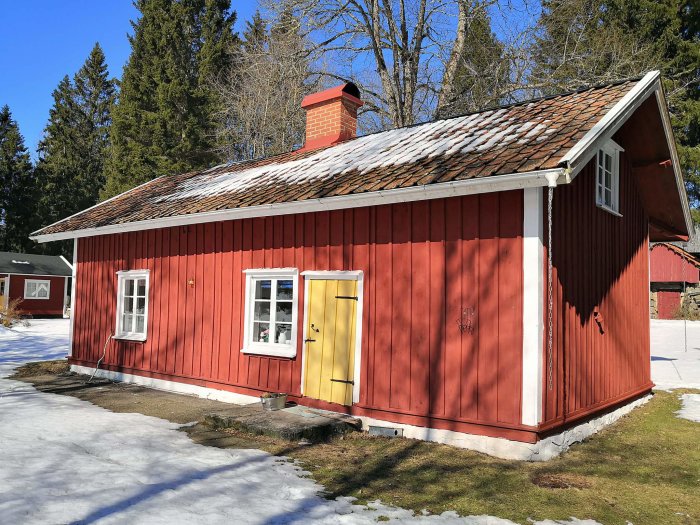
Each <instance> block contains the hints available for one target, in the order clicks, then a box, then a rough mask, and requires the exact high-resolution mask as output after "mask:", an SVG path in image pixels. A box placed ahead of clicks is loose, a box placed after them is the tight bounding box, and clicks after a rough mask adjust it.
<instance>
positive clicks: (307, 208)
mask: <svg viewBox="0 0 700 525" xmlns="http://www.w3.org/2000/svg"><path fill="white" fill-rule="evenodd" d="M552 177H556V178H557V179H558V180H559V182H564V181H565V179H566V178H567V176H566V170H565V169H564V168H553V169H543V170H535V171H528V172H524V173H510V174H507V175H494V176H490V177H479V178H471V179H465V180H459V181H452V182H441V183H437V184H426V185H422V186H411V187H408V188H396V189H391V190H381V191H372V192H366V193H356V194H352V195H342V196H333V197H323V198H320V199H307V200H303V201H293V202H282V203H277V204H265V205H260V206H247V207H243V208H230V209H226V210H216V211H209V212H202V213H192V214H189V215H176V216H173V217H163V218H159V219H149V220H145V221H137V222H129V223H124V224H110V225H106V226H100V227H96V228H85V229H80V230H72V231H64V232H57V233H47V234H40V233H39V232H35V233H34V234H32V235H31V237H30V238H31V239H32V240H34V241H37V242H51V241H60V240H66V239H77V238H82V237H94V236H97V235H110V234H115V233H126V232H132V231H141V230H153V229H158V228H170V227H175V226H185V225H189V224H202V223H208V222H219V221H226V220H235V219H246V218H253V217H269V216H277V215H290V214H294V213H312V212H318V211H330V210H342V209H348V208H360V207H365V206H378V205H382V204H393V203H398V202H412V201H420V200H427V199H439V198H446V197H455V196H463V195H474V194H479V193H490V192H493V191H508V190H518V189H524V188H534V187H543V186H547V185H548V184H549V179H550V178H552ZM39 231H41V230H39Z"/></svg>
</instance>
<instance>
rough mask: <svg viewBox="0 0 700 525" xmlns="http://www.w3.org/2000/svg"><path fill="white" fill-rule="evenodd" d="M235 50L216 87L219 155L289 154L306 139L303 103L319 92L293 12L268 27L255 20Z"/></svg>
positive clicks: (235, 157) (248, 156) (306, 44)
mask: <svg viewBox="0 0 700 525" xmlns="http://www.w3.org/2000/svg"><path fill="white" fill-rule="evenodd" d="M244 38H245V40H244V42H243V44H242V45H241V47H240V48H239V49H236V50H235V60H234V61H233V62H234V65H233V66H232V67H231V69H230V70H229V71H228V72H227V74H226V75H224V77H223V78H222V79H219V80H215V81H214V87H215V90H216V92H217V93H218V94H219V96H220V97H221V101H222V103H221V105H220V110H219V112H218V115H217V117H218V122H219V126H218V137H217V143H218V144H219V148H220V151H221V152H222V154H223V156H224V157H225V158H227V159H229V160H245V159H255V158H261V157H267V156H270V155H276V154H279V153H284V152H288V151H290V150H291V149H293V148H294V147H295V146H298V145H301V144H302V143H303V139H304V128H305V115H304V111H303V110H302V109H301V105H300V104H301V100H302V99H303V97H304V96H305V95H307V94H308V93H309V92H311V91H313V90H315V89H316V85H317V82H318V79H317V76H313V75H312V74H311V72H310V71H309V67H308V56H309V44H308V42H307V41H306V40H305V38H304V36H303V35H302V33H301V31H300V25H299V20H298V19H297V18H295V17H294V16H293V14H292V13H291V12H289V11H284V12H282V13H279V14H278V16H277V18H276V19H275V20H274V21H273V22H272V24H271V26H270V27H269V28H268V23H267V22H266V21H265V20H263V19H262V17H260V16H259V15H257V14H256V17H255V18H254V20H253V21H252V22H251V23H249V25H248V30H247V31H246V33H245V34H244Z"/></svg>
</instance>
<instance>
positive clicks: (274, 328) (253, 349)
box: [242, 268, 298, 357]
mask: <svg viewBox="0 0 700 525" xmlns="http://www.w3.org/2000/svg"><path fill="white" fill-rule="evenodd" d="M245 273H246V295H245V301H246V304H245V328H244V344H243V349H242V352H243V353H245V354H261V355H270V356H275V357H294V356H296V352H297V345H296V340H297V288H298V284H297V281H298V271H297V269H296V268H281V269H261V270H246V271H245Z"/></svg>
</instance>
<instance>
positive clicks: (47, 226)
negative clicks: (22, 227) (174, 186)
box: [29, 168, 213, 242]
mask: <svg viewBox="0 0 700 525" xmlns="http://www.w3.org/2000/svg"><path fill="white" fill-rule="evenodd" d="M212 169H213V168H212ZM163 177H165V175H161V176H160V177H156V178H155V179H152V180H149V181H147V182H144V183H143V184H139V185H138V186H135V187H133V188H131V189H130V190H127V191H125V192H123V193H120V194H118V195H115V196H114V197H110V198H109V199H106V200H103V201H102V202H98V203H97V204H93V205H92V206H90V207H89V208H85V209H84V210H80V211H78V212H75V213H74V214H73V215H69V216H68V217H64V218H63V219H61V220H60V221H56V222H52V223H51V224H48V225H46V226H44V227H43V228H39V229H38V230H37V231H35V232H32V233H31V234H30V235H29V238H30V239H35V238H37V236H35V235H34V234H35V233H37V232H40V231H41V230H43V229H44V228H49V227H51V226H55V225H57V224H61V223H62V222H66V221H67V220H69V219H72V218H73V217H77V216H78V215H80V214H81V213H85V212H86V211H90V210H93V209H95V208H99V207H100V206H102V205H104V204H107V203H108V202H112V201H113V200H114V199H117V198H119V197H122V196H123V195H127V194H129V193H131V192H133V191H136V190H138V189H140V188H143V187H144V186H147V185H149V184H153V183H155V182H157V181H159V180H160V179H162V178H163ZM74 237H75V236H74V235H73V236H70V237H64V238H63V239H72V238H74ZM56 240H58V239H56ZM38 242H43V241H38Z"/></svg>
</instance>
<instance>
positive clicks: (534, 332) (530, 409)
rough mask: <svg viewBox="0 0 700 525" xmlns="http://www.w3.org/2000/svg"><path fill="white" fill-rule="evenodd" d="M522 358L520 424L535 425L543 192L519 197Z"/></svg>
mask: <svg viewBox="0 0 700 525" xmlns="http://www.w3.org/2000/svg"><path fill="white" fill-rule="evenodd" d="M523 200H524V202H523V356H522V360H523V363H522V373H523V378H522V411H521V423H522V424H523V425H528V426H537V425H538V424H539V423H540V421H541V413H542V381H543V376H542V352H543V342H544V304H543V303H544V293H545V290H544V243H543V240H544V234H543V229H544V228H543V221H544V206H543V200H544V195H543V190H542V189H541V188H528V189H526V190H525V191H524V195H523Z"/></svg>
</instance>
